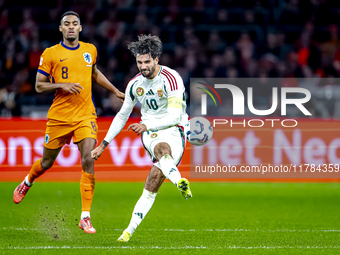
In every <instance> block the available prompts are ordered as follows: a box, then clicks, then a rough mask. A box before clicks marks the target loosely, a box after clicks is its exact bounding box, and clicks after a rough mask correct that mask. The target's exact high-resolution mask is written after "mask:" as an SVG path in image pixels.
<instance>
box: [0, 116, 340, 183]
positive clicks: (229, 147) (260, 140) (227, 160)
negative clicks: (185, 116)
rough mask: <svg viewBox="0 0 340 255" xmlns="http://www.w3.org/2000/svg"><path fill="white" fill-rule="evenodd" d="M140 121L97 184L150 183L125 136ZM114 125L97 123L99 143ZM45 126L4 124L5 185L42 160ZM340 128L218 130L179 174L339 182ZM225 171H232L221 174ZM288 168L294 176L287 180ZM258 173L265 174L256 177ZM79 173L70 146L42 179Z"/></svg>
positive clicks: (141, 153) (0, 159)
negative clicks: (119, 182)
mask: <svg viewBox="0 0 340 255" xmlns="http://www.w3.org/2000/svg"><path fill="white" fill-rule="evenodd" d="M210 120H211V119H210ZM234 120H235V122H240V123H242V120H238V119H236V118H234ZM136 121H139V119H130V120H129V121H128V123H127V124H126V126H125V127H124V129H123V131H122V132H121V134H119V135H118V136H117V137H116V138H115V139H114V140H113V141H112V142H111V143H110V145H109V149H108V150H105V152H104V153H103V155H102V156H101V157H100V159H99V160H97V161H96V163H95V171H96V175H97V180H107V181H111V180H135V181H142V180H145V178H146V177H147V174H148V171H149V169H150V166H151V164H152V163H151V161H150V159H149V157H148V155H147V154H146V153H145V150H144V148H143V145H142V143H141V139H140V137H139V136H136V135H135V133H133V132H127V131H126V128H127V126H128V125H130V124H131V123H134V122H136ZM247 121H248V119H246V122H247ZM211 122H213V121H212V120H211ZM110 124H111V119H110V118H99V119H98V126H99V133H98V141H101V140H102V139H103V138H104V136H105V134H106V131H107V129H108V128H109V126H110ZM45 125H46V120H27V119H3V120H1V136H0V179H1V180H13V181H14V180H15V181H17V180H21V179H22V177H23V176H25V175H26V174H27V172H28V171H29V169H30V167H31V164H32V163H33V162H34V161H35V160H36V159H38V158H39V157H41V155H42V146H43V137H44V131H45ZM240 126H241V127H240ZM339 128H340V122H338V121H326V120H320V119H312V120H310V119H299V120H298V126H297V127H291V128H287V129H283V128H282V127H281V126H279V125H278V126H275V127H274V128H269V127H268V128H255V127H246V128H244V127H243V124H236V125H233V126H232V127H230V125H229V126H228V125H215V127H214V136H213V138H212V140H211V141H210V142H209V143H208V144H206V145H205V146H190V145H189V143H187V144H186V151H185V153H184V156H183V158H182V161H181V164H180V166H179V169H180V171H181V172H182V173H183V175H184V176H187V177H189V170H190V155H191V162H192V163H191V172H190V177H191V178H227V179H228V178H241V179H243V178H245V179H247V178H262V179H263V178H333V179H334V178H339V175H340V174H339V164H340V133H339V132H337V130H339ZM190 147H191V148H190ZM190 150H191V153H190ZM305 164H309V170H310V171H312V172H309V174H308V175H306V173H305V172H304V171H305V169H306V167H307V165H305ZM313 165H315V166H313ZM316 165H317V166H316ZM319 165H320V167H321V169H320V170H318V169H317V168H318V166H319ZM225 166H226V167H227V168H224V169H222V168H223V167H225ZM228 166H229V168H228ZM270 166H272V169H270ZM274 166H276V167H279V170H277V169H278V168H275V169H274V168H273V167H274ZM207 167H210V168H209V169H208V168H207ZM235 167H236V169H237V170H240V168H241V167H244V172H238V173H237V172H233V171H234V169H235ZM266 167H267V169H266ZM214 168H215V170H214ZM280 168H282V170H281V169H280ZM287 168H289V169H290V171H291V172H292V173H294V174H291V175H287V172H285V171H287ZM332 168H333V171H332V172H331V169H332ZM219 169H220V170H219ZM258 169H260V172H256V171H259V170H258ZM325 169H327V172H326V170H325ZM223 170H224V171H223ZM80 171H81V162H80V154H79V151H78V149H77V146H76V145H74V144H72V143H71V144H70V145H68V146H65V147H64V148H63V149H62V151H61V153H60V154H59V156H58V158H57V160H56V162H55V164H54V166H53V167H52V168H51V169H50V170H48V172H47V173H46V174H44V175H43V176H42V177H41V178H44V179H45V180H71V181H72V180H78V179H79V178H80ZM198 171H199V172H198ZM218 171H220V172H218ZM294 171H295V172H294ZM61 172H62V173H61ZM197 173H198V174H197ZM325 174H327V175H325ZM199 180H203V179H199Z"/></svg>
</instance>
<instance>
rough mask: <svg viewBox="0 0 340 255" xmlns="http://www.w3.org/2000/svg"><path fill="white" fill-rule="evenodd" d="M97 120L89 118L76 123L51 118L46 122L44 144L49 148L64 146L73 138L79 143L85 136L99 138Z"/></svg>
mask: <svg viewBox="0 0 340 255" xmlns="http://www.w3.org/2000/svg"><path fill="white" fill-rule="evenodd" d="M97 130H98V126H97V121H96V119H87V120H82V121H79V122H75V123H65V122H60V121H56V120H49V121H48V122H47V124H46V132H45V137H44V146H45V147H46V148H48V149H57V148H60V147H63V146H64V145H65V144H66V143H67V144H70V142H71V138H73V142H74V143H78V142H80V141H81V140H83V139H85V138H93V139H95V140H97Z"/></svg>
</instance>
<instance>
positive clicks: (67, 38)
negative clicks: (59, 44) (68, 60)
mask: <svg viewBox="0 0 340 255" xmlns="http://www.w3.org/2000/svg"><path fill="white" fill-rule="evenodd" d="M75 39H76V38H75V37H66V40H67V41H69V42H74V40H75Z"/></svg>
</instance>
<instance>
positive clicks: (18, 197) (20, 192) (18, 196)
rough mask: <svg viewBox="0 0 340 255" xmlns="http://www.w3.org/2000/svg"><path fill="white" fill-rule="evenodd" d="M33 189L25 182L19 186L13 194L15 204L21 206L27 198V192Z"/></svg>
mask: <svg viewBox="0 0 340 255" xmlns="http://www.w3.org/2000/svg"><path fill="white" fill-rule="evenodd" d="M30 188H31V187H29V186H27V185H26V183H25V181H22V183H20V184H19V186H18V187H17V188H16V189H15V190H14V193H13V202H14V203H16V204H19V203H20V202H21V201H22V200H23V199H24V197H25V196H26V193H27V191H29V189H30Z"/></svg>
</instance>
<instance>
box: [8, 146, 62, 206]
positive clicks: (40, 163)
mask: <svg viewBox="0 0 340 255" xmlns="http://www.w3.org/2000/svg"><path fill="white" fill-rule="evenodd" d="M60 150H61V148H58V149H48V148H46V147H44V151H43V157H42V158H41V159H38V160H37V161H35V162H34V163H33V165H32V168H31V170H30V172H29V174H28V175H27V176H26V177H25V179H24V180H23V181H22V182H21V183H20V184H19V186H18V187H17V188H16V189H15V190H14V193H13V201H14V203H16V204H19V203H20V202H21V201H22V200H23V199H24V197H25V196H26V194H27V192H28V191H29V189H30V188H31V186H32V185H33V182H34V180H35V179H36V178H38V177H39V176H41V175H43V174H44V173H45V172H46V170H48V169H50V168H51V167H52V165H53V163H54V161H55V159H56V158H57V156H58V154H59V152H60Z"/></svg>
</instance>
